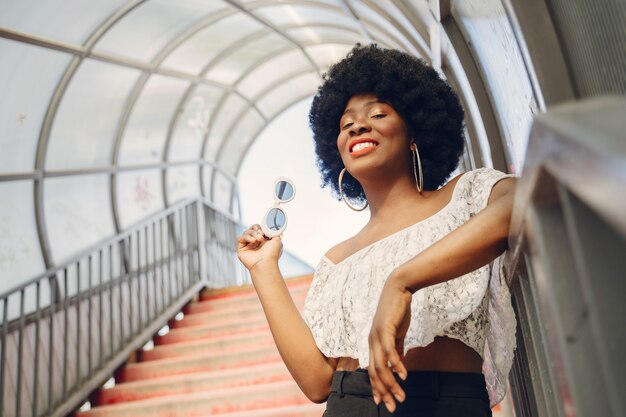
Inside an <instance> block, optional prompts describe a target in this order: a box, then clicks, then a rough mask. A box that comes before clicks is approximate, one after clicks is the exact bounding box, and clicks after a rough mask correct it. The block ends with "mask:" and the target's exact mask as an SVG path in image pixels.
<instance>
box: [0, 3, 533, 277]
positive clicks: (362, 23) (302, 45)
mask: <svg viewBox="0 0 626 417" xmlns="http://www.w3.org/2000/svg"><path fill="white" fill-rule="evenodd" d="M146 2H147V0H132V1H129V2H128V3H126V4H125V5H124V6H122V7H121V8H120V9H119V10H117V11H116V12H114V13H113V14H111V15H110V16H109V17H108V18H107V19H105V20H104V22H103V23H102V24H100V25H99V26H98V27H97V28H96V29H95V30H94V31H93V32H92V34H91V35H90V36H89V37H88V38H87V41H85V42H84V44H83V45H81V46H76V45H70V44H66V43H63V42H58V41H54V40H50V39H45V38H42V37H38V36H33V35H29V34H24V33H20V32H17V31H12V30H10V29H0V37H3V38H7V39H12V40H16V41H19V42H23V43H28V44H33V45H37V46H41V47H44V48H48V49H52V50H57V51H61V52H64V53H69V54H71V55H73V56H74V58H73V59H72V60H71V61H70V63H69V64H68V66H67V68H66V70H65V72H64V74H63V75H62V77H61V78H60V80H59V82H58V84H57V87H56V89H55V91H54V94H53V95H52V96H51V98H50V101H49V106H48V110H47V113H46V115H45V117H44V119H43V123H42V127H41V129H40V134H39V142H38V145H37V151H36V160H35V167H34V168H35V169H34V171H33V172H32V173H14V174H6V175H0V181H15V180H19V179H31V180H34V194H35V199H34V205H35V218H36V222H37V233H38V235H39V241H40V246H41V251H42V257H43V259H44V263H45V266H46V267H47V268H49V267H50V266H52V265H53V260H52V253H51V249H50V244H49V239H48V228H47V226H46V219H45V214H44V209H43V205H44V201H43V195H44V192H43V191H44V180H45V178H50V177H61V176H71V175H85V174H95V173H109V174H110V178H109V180H110V190H111V195H110V201H111V208H112V216H113V223H114V225H115V228H116V231H119V230H120V229H121V226H120V217H119V214H120V212H119V210H120V208H119V207H118V196H117V190H116V180H117V174H118V173H120V172H126V171H131V170H140V169H149V168H156V169H160V170H161V171H162V187H163V199H164V201H163V204H164V206H167V205H169V204H170V203H171V202H170V201H169V197H168V190H167V178H166V174H167V169H168V168H170V167H174V166H186V165H197V166H199V170H198V174H199V177H200V178H199V182H200V192H201V193H204V192H205V190H206V189H207V187H206V184H204V181H205V176H204V170H205V169H214V170H218V171H219V172H220V173H221V174H222V175H224V176H225V177H226V178H227V179H228V180H229V181H231V182H232V184H233V190H236V188H237V181H236V177H237V175H238V173H239V169H240V167H241V162H242V161H243V159H244V158H245V157H246V154H247V149H246V150H244V152H242V153H241V156H240V158H239V160H238V161H237V162H236V164H235V166H236V169H235V172H227V171H225V170H224V169H222V167H221V166H220V160H221V158H222V157H223V152H224V149H225V146H226V144H227V143H228V140H229V139H230V136H231V135H232V133H233V132H234V130H235V128H236V120H237V119H235V122H233V123H231V124H230V125H229V126H227V127H226V129H225V130H224V131H225V132H226V133H225V135H224V138H221V140H222V142H221V144H220V146H219V149H217V150H216V153H215V161H216V162H212V161H209V160H206V159H205V156H206V151H207V146H208V145H207V143H208V140H209V137H210V131H211V129H213V127H214V125H215V119H216V118H217V117H219V115H220V113H221V112H222V111H223V106H224V104H225V103H226V100H227V99H228V97H230V96H232V95H235V96H238V97H240V98H241V99H242V100H243V101H244V102H245V105H244V106H243V108H242V109H241V110H240V115H245V114H247V113H248V112H249V111H251V110H252V111H255V112H256V113H257V114H258V115H259V116H260V118H261V119H262V120H263V121H264V126H262V127H261V128H260V129H259V130H258V131H257V132H254V133H253V134H252V135H251V138H250V142H249V143H253V142H254V141H255V140H256V138H257V137H258V135H259V134H260V132H261V131H262V130H263V129H264V127H265V126H267V125H268V124H269V123H270V122H271V121H272V120H273V119H274V118H275V117H277V116H278V115H279V114H280V113H281V112H283V111H284V110H285V109H287V108H289V107H291V106H292V105H293V104H294V103H295V102H298V101H300V100H302V99H304V98H306V97H307V96H310V94H309V95H303V96H300V97H296V98H294V99H290V100H289V102H288V103H287V104H286V105H284V106H282V108H281V109H280V110H279V111H278V112H276V113H274V114H273V115H272V116H271V117H269V118H268V117H266V116H265V115H264V113H263V112H262V111H261V110H260V109H259V108H258V107H257V102H258V101H259V100H260V99H262V98H263V97H264V96H265V95H267V94H268V93H270V92H271V91H272V89H274V88H276V87H278V86H280V85H281V84H283V83H285V82H289V80H290V79H292V78H295V77H298V76H301V75H303V74H305V73H307V72H311V71H314V72H315V73H317V74H318V75H319V74H320V73H321V72H322V70H323V68H320V67H319V66H318V64H317V63H316V61H315V60H314V59H313V57H311V56H310V55H309V54H308V53H307V50H306V47H308V46H311V45H322V44H329V43H335V44H345V43H343V42H342V40H341V37H339V38H337V41H336V42H330V41H329V40H325V41H324V42H322V43H316V42H309V43H307V42H297V41H296V40H294V39H293V38H291V37H290V36H288V35H287V33H286V32H287V31H288V30H290V29H297V28H314V27H326V28H329V29H337V30H345V31H347V32H350V33H353V34H356V35H360V37H361V38H363V41H364V42H372V41H374V42H378V43H380V44H382V45H383V46H394V45H385V43H386V42H385V41H384V40H382V39H377V37H376V35H375V33H376V32H377V33H380V34H381V36H384V37H386V38H387V39H389V40H390V41H392V42H394V43H395V44H396V45H395V47H401V48H402V49H405V50H407V51H409V52H412V53H417V54H419V55H420V56H421V57H422V58H424V59H426V60H431V51H432V49H433V48H435V49H439V48H441V44H433V40H432V39H430V35H431V30H432V25H436V26H438V27H439V29H440V30H441V32H442V33H443V34H444V35H447V36H449V34H448V33H447V31H446V29H447V28H446V22H443V23H442V22H440V21H436V20H435V19H433V16H434V14H433V12H432V11H430V15H427V16H424V14H425V13H424V11H423V10H419V13H418V12H417V8H416V6H415V5H414V4H409V3H407V2H403V1H401V0H389V2H390V5H393V7H395V8H396V9H397V11H399V12H400V13H402V14H403V15H404V16H405V17H406V21H405V22H400V21H398V20H397V19H395V18H394V14H393V13H392V12H390V11H389V10H388V8H387V9H385V8H383V7H382V6H381V5H380V4H377V3H376V2H374V1H372V0H360V1H359V4H358V5H359V7H361V8H363V7H366V8H368V9H369V10H368V15H371V16H379V17H380V19H381V20H383V21H385V25H383V24H379V22H374V21H371V19H369V18H368V17H364V16H362V15H361V14H360V13H359V10H363V9H359V7H355V4H356V3H357V2H356V0H337V4H336V5H331V4H328V3H321V2H318V1H314V0H284V1H280V2H276V1H273V0H260V1H254V2H249V3H246V4H241V3H240V2H239V1H236V0H223V4H224V6H225V8H220V9H219V10H216V11H214V12H212V13H209V14H208V15H207V16H205V17H204V18H202V19H201V20H198V21H195V22H194V23H193V24H192V25H190V26H189V27H188V28H186V29H184V30H182V32H181V33H180V34H179V35H178V36H176V37H174V38H173V39H171V40H170V41H169V42H168V43H167V44H166V45H165V46H164V47H162V48H161V50H160V51H159V52H158V53H157V55H156V57H155V58H154V59H152V60H151V62H150V63H144V62H140V61H137V60H134V59H130V58H126V57H121V56H116V55H112V54H109V53H104V52H100V51H94V46H95V45H96V44H97V42H98V41H99V40H100V39H101V38H102V37H103V36H104V35H105V34H106V33H107V32H108V31H109V30H111V29H112V28H113V27H114V26H115V25H116V24H117V23H118V22H120V21H121V20H122V19H123V18H124V17H126V16H127V15H128V14H129V13H131V12H133V11H134V10H135V9H137V8H138V7H139V6H141V5H142V4H144V3H146ZM503 3H505V7H506V8H507V12H508V13H509V15H512V11H511V7H510V5H509V4H508V1H507V0H504V1H503ZM286 5H297V6H309V7H315V8H319V9H324V10H327V11H331V12H335V13H338V14H341V15H344V16H347V17H348V18H350V19H353V20H354V21H355V26H356V28H352V27H347V26H342V25H340V24H335V23H332V22H316V23H313V22H307V23H293V24H282V25H275V24H273V23H272V22H270V21H268V20H267V19H265V18H263V17H262V16H260V15H259V14H257V12H258V11H259V10H262V9H263V8H265V7H269V6H286ZM385 7H387V6H385ZM370 12H371V13H370ZM236 13H244V14H245V15H246V16H248V17H250V18H251V19H253V20H255V21H256V22H258V23H260V24H261V27H262V28H261V29H259V30H255V31H254V32H253V33H250V34H248V35H246V36H243V37H241V38H239V39H237V40H234V41H233V42H232V43H231V44H230V45H225V47H224V48H223V49H222V50H221V52H218V53H217V54H216V55H215V56H214V57H213V58H212V59H210V60H209V61H208V62H207V63H206V64H205V66H204V67H203V68H202V71H201V72H200V73H199V74H190V73H187V72H185V71H180V70H178V69H172V68H170V67H168V68H163V67H161V64H162V63H163V61H164V60H165V59H166V58H167V57H168V56H170V54H171V53H172V52H173V51H175V50H176V48H177V47H178V46H180V45H182V44H183V43H184V42H185V41H186V40H188V39H190V38H191V37H192V36H194V35H195V34H197V33H198V32H200V31H201V30H203V29H205V28H207V27H209V26H210V25H212V24H214V23H215V22H217V21H219V20H220V19H223V18H225V17H227V16H233V15H234V14H236ZM513 17H514V16H513ZM442 20H443V19H442ZM448 20H450V19H448ZM509 20H511V16H509ZM407 22H409V23H410V25H411V26H412V27H411V28H408V27H407V26H406V24H407ZM513 23H516V22H512V23H511V24H512V25H513ZM386 27H392V28H394V32H395V33H390V32H389V31H388V30H387V29H386ZM516 30H517V27H516ZM453 32H454V31H453ZM270 34H275V35H278V36H280V37H281V38H283V39H284V40H285V41H286V43H288V44H290V45H292V46H293V47H291V48H283V49H281V50H280V51H277V52H274V53H271V54H268V55H267V56H265V57H264V58H263V59H261V60H258V61H257V62H255V64H254V65H252V66H250V67H249V68H247V69H246V71H244V72H243V73H242V74H241V75H240V76H239V78H238V79H237V80H236V81H235V82H234V83H231V84H224V83H219V82H215V81H212V80H210V79H206V78H205V76H206V74H207V73H208V72H209V71H210V70H211V69H212V68H214V67H216V66H218V65H219V64H220V62H222V60H224V59H226V58H227V57H228V56H229V55H230V54H232V53H234V52H235V51H236V50H238V49H240V48H242V47H245V46H246V45H247V44H248V43H250V42H251V41H253V40H256V39H258V38H259V37H261V36H269V35H270ZM516 34H519V30H517V31H516ZM398 36H401V37H402V39H401V38H399V37H398ZM452 37H453V38H454V34H453V35H452ZM464 42H465V41H464V40H462V39H457V41H455V40H454V39H453V40H452V42H449V43H448V44H447V46H446V48H444V50H438V53H441V54H443V55H444V61H445V59H446V58H445V55H446V54H455V56H456V54H458V53H459V48H460V49H463V48H462V46H463V45H465V48H467V45H466V43H464ZM519 42H520V40H519V39H518V43H519ZM429 43H430V46H429ZM520 49H522V50H523V51H526V49H525V46H523V45H520ZM294 50H299V51H300V52H301V53H302V54H303V56H304V57H305V59H306V60H307V61H308V62H309V65H310V67H309V68H308V69H304V70H301V71H296V72H294V73H291V74H289V75H288V76H287V77H286V78H285V79H282V80H280V81H279V82H274V83H272V84H271V85H266V86H263V88H262V89H261V90H260V91H259V92H258V93H257V94H255V96H254V97H251V98H250V97H247V96H246V95H244V94H243V93H242V92H240V91H239V89H238V86H239V83H240V82H241V81H242V80H244V79H245V77H246V76H247V75H249V74H250V73H252V72H253V71H254V70H256V69H257V68H259V67H260V66H261V65H263V64H264V63H265V62H269V61H270V60H271V59H275V58H278V57H280V56H281V55H282V54H284V53H289V52H292V51H294ZM466 51H467V49H466ZM466 51H461V54H460V56H458V57H457V60H458V62H460V63H461V65H463V68H460V67H458V66H457V65H454V66H450V63H449V62H443V63H442V67H443V68H441V70H442V72H443V73H444V74H446V76H447V77H448V79H449V80H450V81H451V83H452V84H453V85H454V86H455V87H456V88H457V89H458V90H459V95H460V96H461V99H462V101H463V103H464V105H465V107H466V110H467V111H468V113H469V114H468V119H469V120H471V123H468V131H469V136H470V137H471V138H472V140H471V141H469V143H468V145H471V146H468V152H471V153H472V156H471V157H472V158H473V159H476V158H478V159H477V161H478V162H477V163H480V164H482V163H483V161H484V160H485V157H487V156H491V157H495V158H496V159H499V158H502V159H504V156H503V152H505V150H504V149H503V145H502V140H501V134H500V132H499V129H498V120H497V118H496V116H495V114H494V112H493V108H492V107H491V104H490V102H489V100H485V99H481V98H480V97H485V91H486V89H487V86H488V83H487V81H486V80H483V79H482V74H480V72H479V71H478V72H475V71H474V72H473V71H471V68H470V71H469V73H468V69H467V67H466V65H467V64H468V57H467V56H465V55H466V54H467V52H466ZM469 57H470V58H471V51H470V52H469ZM85 58H91V59H94V60H98V61H102V62H107V63H112V64H115V65H119V66H123V67H127V68H133V69H137V70H139V71H141V73H142V74H141V75H140V76H139V78H138V79H137V81H136V83H135V85H134V87H133V88H132V89H131V90H130V91H129V94H128V96H127V98H126V103H125V105H124V108H123V109H122V111H121V113H120V118H119V121H118V125H117V127H116V133H115V138H114V141H113V143H114V147H113V153H112V159H111V165H110V166H105V167H94V168H86V169H71V170H63V171H61V170H56V171H47V170H46V168H45V163H46V157H47V150H48V142H49V136H50V133H51V128H52V124H53V123H54V118H55V116H56V113H57V110H58V108H59V105H60V102H61V100H62V99H63V96H64V93H65V91H66V89H67V87H68V86H69V84H70V82H71V81H72V79H73V76H74V74H75V73H76V71H77V70H78V68H79V67H80V64H81V63H82V62H83V61H84V59H85ZM527 63H528V62H527ZM529 65H530V64H529ZM530 68H531V69H532V65H530ZM152 74H159V75H164V76H168V77H172V78H176V79H180V80H184V81H188V82H189V86H188V87H187V89H186V90H185V91H184V93H183V94H182V95H181V97H180V100H179V102H178V104H177V106H176V107H175V111H174V113H173V114H172V116H171V118H170V120H169V123H168V124H167V129H166V132H167V133H166V138H165V140H164V149H163V152H162V158H161V162H160V163H150V164H140V165H126V166H123V167H122V166H119V158H120V154H119V152H120V149H121V143H122V140H123V137H124V131H125V128H126V125H127V123H128V121H129V117H130V113H131V112H132V110H133V109H134V105H135V103H136V101H137V99H138V98H139V96H140V95H141V92H142V91H143V87H144V86H145V83H146V82H147V80H148V79H149V77H150V76H151V75H152ZM530 77H531V79H533V74H530ZM472 80H473V81H472ZM533 81H534V79H533ZM200 85H206V86H209V87H214V88H217V89H219V90H220V91H221V94H222V96H221V99H220V100H219V101H218V102H217V103H216V106H215V107H214V108H213V109H212V113H211V117H210V120H209V123H208V125H207V126H206V129H205V131H206V134H204V137H203V138H202V140H201V155H200V158H199V159H191V160H184V161H175V162H174V161H170V160H169V159H170V152H171V149H170V148H171V146H172V145H171V143H172V140H173V137H174V134H175V129H176V126H177V123H178V120H179V115H180V112H181V110H182V109H183V108H184V106H185V105H186V103H187V102H188V101H189V99H190V98H191V97H192V96H193V92H194V91H195V89H197V88H198V87H199V86H200ZM536 85H537V83H536V82H533V88H534V89H535V90H536V88H538V87H536ZM312 93H313V92H311V94H312ZM539 93H541V91H539ZM535 95H536V97H538V102H540V103H542V101H541V100H540V96H541V94H539V95H537V91H535ZM476 97H478V99H476ZM485 121H486V122H487V123H486V124H485ZM484 132H487V133H484ZM477 138H478V140H477ZM481 138H482V139H481ZM486 139H488V146H486V145H485V144H486V143H487V140H486ZM494 146H495V148H494ZM248 148H249V147H248ZM498 155H502V157H501V156H498ZM502 159H500V160H502ZM494 165H496V166H497V167H500V168H502V167H503V166H502V165H503V164H502V163H500V162H497V161H495V160H494ZM214 182H215V175H213V176H212V181H211V186H210V187H208V188H209V190H210V192H209V193H208V195H205V197H207V198H209V199H212V198H213V188H214V187H213V185H214ZM233 199H234V196H233ZM231 200H232V199H231Z"/></svg>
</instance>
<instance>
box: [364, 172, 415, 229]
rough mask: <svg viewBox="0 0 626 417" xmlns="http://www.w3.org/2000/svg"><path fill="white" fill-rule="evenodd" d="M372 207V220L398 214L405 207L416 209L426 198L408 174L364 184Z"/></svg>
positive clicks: (370, 207)
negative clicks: (395, 178)
mask: <svg viewBox="0 0 626 417" xmlns="http://www.w3.org/2000/svg"><path fill="white" fill-rule="evenodd" d="M362 186H363V191H364V192H365V196H366V197H367V202H368V204H369V209H370V222H376V221H377V220H378V219H379V218H384V217H387V216H388V215H392V216H393V215H397V214H398V213H401V212H402V211H403V210H404V209H409V210H411V209H415V204H419V203H420V202H422V200H423V199H424V197H423V195H422V194H420V193H419V192H418V191H417V188H416V187H415V182H414V180H413V179H412V178H410V177H409V176H408V175H403V176H401V177H399V178H398V179H397V180H395V181H391V182H390V181H389V179H388V178H386V179H384V180H381V181H368V182H366V183H365V184H362Z"/></svg>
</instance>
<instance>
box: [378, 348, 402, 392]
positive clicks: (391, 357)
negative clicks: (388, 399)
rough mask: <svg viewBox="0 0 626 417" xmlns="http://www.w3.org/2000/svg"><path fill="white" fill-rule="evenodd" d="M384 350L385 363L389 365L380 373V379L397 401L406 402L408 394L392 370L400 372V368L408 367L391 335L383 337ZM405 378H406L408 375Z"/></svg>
mask: <svg viewBox="0 0 626 417" xmlns="http://www.w3.org/2000/svg"><path fill="white" fill-rule="evenodd" d="M382 350H383V352H384V360H385V365H388V366H385V369H384V372H381V373H379V374H380V375H379V376H380V379H381V380H382V381H383V383H384V384H385V387H386V388H387V389H388V391H389V392H391V393H392V394H393V396H394V398H395V399H396V400H397V401H399V402H404V400H405V398H406V395H405V393H404V390H403V389H402V387H400V384H398V380H397V379H396V377H395V375H394V374H393V372H392V371H395V372H396V373H398V370H399V369H400V370H402V371H404V372H406V368H405V367H404V364H403V363H402V360H401V358H400V355H399V354H398V351H397V350H396V346H395V343H393V339H392V338H391V337H390V336H386V337H383V342H382ZM404 379H406V377H405V378H404Z"/></svg>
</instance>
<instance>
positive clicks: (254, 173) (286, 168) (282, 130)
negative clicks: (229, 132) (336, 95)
mask: <svg viewBox="0 0 626 417" xmlns="http://www.w3.org/2000/svg"><path fill="white" fill-rule="evenodd" d="M310 105H311V100H310V99H307V100H304V101H301V102H299V103H297V104H296V105H294V106H293V107H291V108H290V109H289V110H287V111H285V112H283V113H282V114H281V115H280V116H278V117H277V118H276V119H275V120H274V121H273V122H272V123H271V124H270V125H269V126H268V127H267V128H266V129H265V130H264V131H263V132H262V133H261V135H260V136H259V137H258V139H257V140H256V141H255V143H254V144H253V145H252V148H251V149H250V150H249V151H248V154H247V156H246V159H245V160H244V161H243V165H242V167H241V171H240V173H239V186H240V190H239V192H240V198H241V210H242V220H243V223H244V224H245V225H251V224H254V223H260V221H261V218H262V217H263V215H264V214H265V213H266V211H267V210H268V209H269V208H270V207H271V206H272V205H273V203H274V197H273V190H272V185H273V183H274V179H275V178H276V177H278V176H285V177H289V178H291V179H292V180H293V182H294V183H295V185H296V197H295V198H294V199H293V200H292V201H290V202H289V203H287V204H285V205H284V206H283V208H284V210H285V212H286V213H287V218H288V225H287V230H286V231H285V234H284V237H283V244H284V248H285V249H286V250H288V251H290V252H292V253H293V254H295V255H297V256H298V257H300V258H301V259H303V260H304V261H306V262H308V263H309V264H310V265H311V266H313V267H314V266H315V265H317V262H318V261H319V259H320V258H321V256H322V255H323V254H324V253H326V251H328V249H330V248H331V247H332V246H334V245H335V244H337V243H339V242H341V241H343V240H345V239H347V238H348V237H350V236H352V235H354V234H355V233H356V232H358V231H359V230H361V228H362V227H363V226H364V225H365V223H366V222H367V220H368V219H369V211H368V210H365V211H363V212H360V213H358V212H355V211H352V210H350V209H349V208H348V207H347V206H346V205H345V204H344V203H343V202H342V201H337V200H335V199H334V198H333V197H332V195H331V191H330V188H328V187H326V188H324V189H322V188H321V187H320V183H321V179H320V175H319V172H318V171H317V166H316V165H315V151H314V150H313V135H312V132H311V129H310V128H309V126H308V112H309V107H310Z"/></svg>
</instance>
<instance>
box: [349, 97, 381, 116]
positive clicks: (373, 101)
mask: <svg viewBox="0 0 626 417" xmlns="http://www.w3.org/2000/svg"><path fill="white" fill-rule="evenodd" d="M376 103H384V104H387V102H385V101H382V100H372V101H368V102H367V103H365V104H363V107H367V106H371V105H372V104H376ZM347 113H354V109H352V108H348V109H346V110H345V111H344V112H343V113H342V116H343V115H344V114H347Z"/></svg>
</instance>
